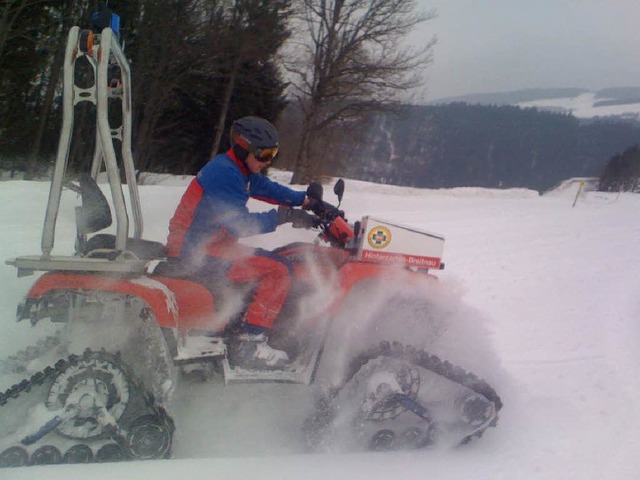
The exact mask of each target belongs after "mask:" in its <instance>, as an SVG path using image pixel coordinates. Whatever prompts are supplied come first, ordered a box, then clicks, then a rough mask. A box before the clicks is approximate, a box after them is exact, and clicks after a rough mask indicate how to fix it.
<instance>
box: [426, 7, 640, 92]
mask: <svg viewBox="0 0 640 480" xmlns="http://www.w3.org/2000/svg"><path fill="white" fill-rule="evenodd" d="M417 1H418V4H419V7H420V8H421V9H423V10H429V9H434V10H436V11H437V13H438V17H437V18H436V19H434V20H430V21H428V22H426V23H425V24H423V25H422V26H421V28H420V30H419V32H416V34H415V35H414V36H413V40H414V41H415V40H417V39H420V38H428V37H431V36H433V35H436V36H437V38H438V43H437V45H436V47H435V50H434V63H433V64H432V65H430V66H429V67H428V69H427V70H426V75H427V78H428V80H427V90H426V94H425V97H426V100H434V99H438V98H443V97H448V96H455V95H464V94H467V93H488V92H499V91H509V90H519V89H523V88H546V87H581V88H588V89H599V88H604V87H616V86H640V0H417Z"/></svg>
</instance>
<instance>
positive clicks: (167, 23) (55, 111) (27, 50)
mask: <svg viewBox="0 0 640 480" xmlns="http://www.w3.org/2000/svg"><path fill="white" fill-rule="evenodd" d="M294 3H295V1H294V0H275V1H274V0H271V1H266V0H237V1H228V0H209V1H206V2H202V1H196V0H181V1H177V0H176V1H173V0H162V1H160V0H128V1H116V0H112V1H110V2H109V8H111V9H112V10H114V11H116V12H118V13H119V14H120V16H121V19H122V20H121V33H122V37H123V39H124V48H125V50H124V51H125V54H126V55H127V57H128V58H129V59H130V62H131V69H132V79H133V113H134V118H133V122H134V131H133V139H134V156H135V158H136V163H137V165H138V166H139V169H140V171H148V172H168V173H175V174H195V173H196V172H197V171H198V170H199V168H200V167H201V166H202V165H204V163H205V162H206V161H207V160H208V159H209V158H210V157H211V155H212V154H214V153H216V152H217V151H220V150H223V149H225V148H226V147H227V138H226V132H227V131H228V128H229V125H230V123H231V122H232V121H233V119H235V118H238V117H241V116H244V115H249V114H253V115H261V116H264V117H265V118H267V119H269V120H272V121H274V122H277V125H278V126H279V128H280V132H281V138H282V149H281V152H282V153H281V155H280V158H279V159H278V162H279V166H280V167H282V168H289V169H291V168H293V163H292V162H293V158H292V157H293V152H294V151H295V147H296V142H297V141H298V139H299V138H300V125H301V123H302V122H301V112H300V110H299V109H297V107H296V106H295V104H294V103H293V102H290V101H289V100H288V99H287V97H286V95H285V91H286V87H287V83H286V80H285V78H284V75H283V69H282V58H280V57H278V55H279V54H280V53H281V47H282V46H283V45H284V43H285V42H286V40H287V39H288V38H289V37H290V34H291V32H290V28H291V27H290V25H291V18H292V15H293V13H292V11H293V10H292V5H293V4H294ZM97 8H98V2H97V1H90V2H86V1H85V2H80V1H71V0H65V1H62V0H11V1H8V2H3V3H2V5H1V6H0V13H1V15H0V168H5V169H6V168H11V169H19V170H25V171H27V172H28V173H29V174H32V175H36V174H38V172H41V171H46V169H47V167H48V166H50V165H51V164H52V162H53V160H54V157H55V152H56V148H57V142H58V134H59V129H60V124H61V98H60V92H61V86H60V84H61V62H62V58H63V54H64V45H65V42H66V36H67V32H68V30H69V28H70V27H71V26H73V25H80V26H81V27H82V28H90V26H91V12H93V11H95V10H96V9H97ZM265 39H268V41H266V40H265ZM92 108H93V107H92V106H91V105H89V104H87V102H84V103H82V104H80V105H78V106H77V107H76V125H77V127H78V128H76V130H77V131H76V132H75V135H74V139H73V148H72V154H71V158H70V159H69V163H70V166H71V168H72V169H73V168H74V167H76V166H78V165H80V164H85V163H86V159H87V157H89V158H90V157H91V156H92V155H93V148H94V138H93V137H94V132H95V125H94V124H93V123H92V120H91V119H92ZM318 135H319V136H318V139H319V140H320V141H318V142H315V144H317V145H318V147H317V148H316V150H315V151H314V152H312V156H313V158H312V161H313V162H315V164H317V165H320V166H321V168H318V169H317V172H318V174H319V175H343V176H347V177H350V178H356V179H362V180H369V181H375V182H381V183H392V184H397V185H408V186H415V187H432V188H433V187H435V188H437V187H452V186H483V187H498V188H508V187H528V188H533V189H536V190H540V191H543V190H546V189H548V188H550V187H552V186H553V185H555V184H557V183H558V182H560V181H562V180H564V179H566V178H568V177H573V176H599V175H601V174H602V173H603V171H604V170H605V167H606V166H607V164H608V162H609V161H610V159H612V158H613V157H615V156H616V155H620V154H621V153H622V152H625V151H626V150H627V149H629V148H630V147H631V146H633V145H636V144H638V143H640V123H638V122H632V121H621V120H615V119H596V120H589V121H585V120H578V119H576V118H575V117H573V116H571V115H569V114H561V113H549V112H541V111H538V110H535V109H521V108H518V107H513V106H508V105H469V104H465V103H449V104H443V105H428V106H415V105H396V106H395V108H393V109H391V110H389V111H386V112H384V113H381V112H378V113H375V114H371V115H370V116H369V117H368V118H365V119H364V120H358V121H357V122H343V123H341V124H339V125H337V126H336V127H335V128H332V129H329V130H327V131H323V132H322V134H321V136H320V134H318ZM624 158H626V157H624ZM623 163H624V162H623ZM616 165H618V167H617V168H614V171H618V172H619V171H626V170H625V169H624V168H622V167H620V165H622V164H621V163H620V161H618V163H617V164H616ZM632 170H633V169H632ZM633 171H635V170H633ZM611 185H615V183H611ZM611 188H613V187H611Z"/></svg>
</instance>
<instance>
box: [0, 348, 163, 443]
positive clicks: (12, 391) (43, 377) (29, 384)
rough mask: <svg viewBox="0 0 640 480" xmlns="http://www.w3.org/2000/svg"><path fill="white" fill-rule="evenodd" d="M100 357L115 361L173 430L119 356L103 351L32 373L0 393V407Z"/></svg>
mask: <svg viewBox="0 0 640 480" xmlns="http://www.w3.org/2000/svg"><path fill="white" fill-rule="evenodd" d="M100 356H102V357H107V356H108V357H109V360H114V359H115V361H116V362H117V364H118V367H119V368H120V369H121V370H122V371H123V372H124V373H125V374H126V377H127V381H128V382H130V384H131V386H132V387H133V388H134V389H135V390H136V391H137V392H138V393H139V394H140V396H141V398H142V399H143V400H144V402H145V405H146V406H147V408H149V409H151V410H152V411H153V413H155V414H156V415H158V416H160V418H164V419H165V420H166V421H167V422H168V423H169V425H170V427H171V430H172V431H173V430H175V425H174V422H173V419H172V418H171V417H170V416H169V414H168V413H167V411H166V410H165V409H164V408H163V407H162V406H159V405H156V401H155V397H154V396H153V394H152V393H151V392H149V391H147V390H146V389H145V388H144V386H143V385H142V382H139V381H137V380H136V379H135V378H134V377H133V376H132V375H131V374H130V373H129V372H128V369H127V368H126V367H125V365H123V364H122V362H121V361H120V355H119V354H118V353H117V354H115V355H113V354H109V353H107V352H106V351H104V350H101V351H97V352H96V351H93V350H91V349H86V350H85V351H84V353H83V354H82V355H69V357H67V358H66V359H61V360H58V361H57V362H56V363H55V364H54V365H53V366H48V367H46V368H44V369H43V370H40V371H39V372H36V373H34V374H33V375H32V376H31V377H30V378H25V379H24V380H22V381H20V382H19V383H17V384H14V385H13V386H12V387H10V388H8V389H7V390H5V391H4V392H0V407H2V406H4V405H6V404H7V402H8V401H9V400H10V399H17V398H18V397H19V396H20V395H22V394H23V393H27V392H29V391H30V390H31V389H32V388H33V387H34V386H40V385H42V384H43V383H45V382H46V381H48V380H53V379H55V378H56V377H57V376H58V375H59V374H60V373H62V372H64V371H65V370H66V369H67V368H69V367H72V366H76V365H78V363H79V362H80V361H82V360H91V359H92V358H96V357H100Z"/></svg>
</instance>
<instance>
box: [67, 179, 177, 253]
mask: <svg viewBox="0 0 640 480" xmlns="http://www.w3.org/2000/svg"><path fill="white" fill-rule="evenodd" d="M78 180H79V183H80V195H81V198H82V206H81V207H77V208H76V228H77V242H76V253H78V254H80V255H81V256H83V257H92V258H107V259H115V258H116V257H117V256H118V254H119V252H117V251H116V250H115V248H116V237H115V235H112V234H109V233H100V234H98V235H94V236H93V237H91V238H89V239H88V240H87V235H90V234H92V233H96V232H99V231H100V230H104V229H105V228H107V227H109V226H110V225H111V223H112V222H113V218H112V216H111V208H110V207H109V202H108V201H107V199H106V197H105V196H104V194H103V193H102V190H100V187H98V184H97V183H96V181H95V180H94V179H93V178H92V177H91V176H90V175H89V174H87V173H83V174H81V175H80V177H79V179H78ZM126 249H127V250H128V251H130V252H132V253H133V254H134V255H135V256H136V257H138V258H139V259H141V260H155V259H160V258H164V257H166V249H165V246H164V245H163V244H162V243H160V242H155V241H152V240H142V239H136V238H127V244H126Z"/></svg>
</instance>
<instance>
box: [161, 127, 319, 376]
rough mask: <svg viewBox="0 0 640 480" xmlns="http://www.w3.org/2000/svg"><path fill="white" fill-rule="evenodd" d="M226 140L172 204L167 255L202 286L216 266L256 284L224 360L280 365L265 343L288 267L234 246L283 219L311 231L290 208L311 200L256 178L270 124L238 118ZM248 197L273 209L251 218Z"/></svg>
mask: <svg viewBox="0 0 640 480" xmlns="http://www.w3.org/2000/svg"><path fill="white" fill-rule="evenodd" d="M230 137H231V148H230V149H229V150H228V151H227V152H226V153H221V154H218V155H216V156H215V157H214V158H213V159H211V160H210V161H209V162H208V163H207V164H206V165H205V166H204V167H203V168H202V170H200V172H199V173H198V175H197V176H196V177H195V178H194V179H193V180H192V182H191V184H190V185H189V187H188V188H187V190H186V192H185V193H184V195H183V197H182V199H181V200H180V203H179V204H178V207H177V209H176V211H175V213H174V215H173V218H172V219H171V221H170V223H169V235H168V238H167V252H168V253H167V255H168V257H169V258H170V259H173V260H174V261H178V262H180V265H181V266H182V267H185V268H186V270H187V271H189V272H190V275H193V276H195V277H200V279H201V280H202V281H203V283H207V278H209V279H211V280H212V279H213V278H214V277H216V274H215V272H217V271H220V267H222V268H223V269H224V270H225V271H226V275H227V278H228V279H229V280H230V281H232V282H238V283H244V282H257V283H258V284H257V287H256V288H255V290H254V293H253V299H252V301H251V302H250V303H249V305H248V306H247V308H246V311H245V313H244V318H243V322H242V327H243V332H242V333H241V334H240V335H238V337H237V338H236V339H235V341H234V342H232V344H231V345H230V346H229V359H230V361H231V362H232V363H233V364H234V365H241V366H244V367H252V368H281V367H283V366H285V365H286V364H287V362H288V361H289V358H288V356H287V353H286V352H284V351H282V350H277V349H275V348H272V347H271V346H269V345H268V344H267V334H268V332H269V330H270V329H271V327H272V326H273V323H274V321H275V319H276V317H277V316H278V314H279V313H280V311H281V309H282V307H283V304H284V302H285V300H286V298H287V295H288V293H289V289H290V287H291V265H290V263H289V262H288V261H287V259H285V258H283V257H280V256H278V255H277V254H275V253H273V252H269V251H266V250H262V249H253V248H250V247H247V246H244V245H241V244H239V243H238V238H241V237H248V236H251V235H256V234H261V233H268V232H272V231H274V230H275V229H276V227H277V226H278V225H281V224H283V223H287V222H291V223H293V226H294V227H309V226H311V218H312V217H311V215H309V214H308V213H306V212H304V211H302V210H298V209H293V208H291V207H294V206H301V207H302V208H304V209H306V208H309V207H310V206H312V205H313V200H311V199H309V198H308V197H307V196H306V194H305V192H298V191H295V190H291V189H289V188H287V187H285V186H283V185H280V184H278V183H276V182H273V181H271V180H270V179H269V178H267V177H266V176H265V175H264V174H262V171H263V170H264V169H265V168H267V167H268V166H269V165H270V164H271V163H272V162H273V161H274V160H275V158H276V155H277V153H278V132H277V130H276V129H275V127H274V126H273V125H272V124H271V123H269V122H268V121H267V120H265V119H263V118H260V117H255V116H249V117H244V118H241V119H239V120H236V121H235V122H234V123H233V125H232V127H231V135H230ZM249 197H253V198H256V199H258V200H262V201H265V202H269V203H273V204H278V205H280V207H278V209H277V210H275V209H271V210H269V211H267V212H261V213H252V212H249V210H248V209H247V201H248V200H249Z"/></svg>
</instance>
